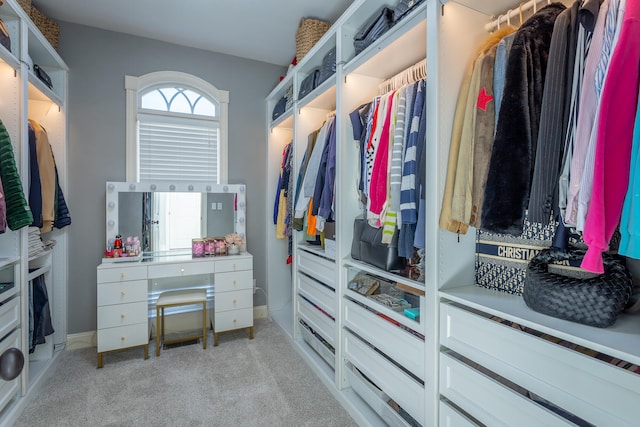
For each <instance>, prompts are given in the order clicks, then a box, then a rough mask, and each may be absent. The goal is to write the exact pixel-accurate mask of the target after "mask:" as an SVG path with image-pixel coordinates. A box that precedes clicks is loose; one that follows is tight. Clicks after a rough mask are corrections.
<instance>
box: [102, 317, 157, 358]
mask: <svg viewBox="0 0 640 427" xmlns="http://www.w3.org/2000/svg"><path fill="white" fill-rule="evenodd" d="M145 344H149V324H148V322H147V320H146V319H145V321H144V323H138V324H135V325H128V326H120V327H117V328H108V329H98V352H99V353H102V352H103V351H111V350H119V349H122V348H127V347H135V346H138V345H145Z"/></svg>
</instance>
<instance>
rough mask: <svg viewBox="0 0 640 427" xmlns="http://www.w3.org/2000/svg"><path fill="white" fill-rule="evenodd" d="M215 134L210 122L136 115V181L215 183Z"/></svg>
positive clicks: (216, 158)
mask: <svg viewBox="0 0 640 427" xmlns="http://www.w3.org/2000/svg"><path fill="white" fill-rule="evenodd" d="M219 133H220V132H219V125H218V123H217V122H216V121H212V120H198V119H187V118H184V119H182V118H175V117H167V116H155V115H149V114H140V115H139V116H138V141H139V150H140V151H139V156H138V158H139V162H140V164H139V168H138V170H139V173H140V177H139V178H140V180H141V181H158V180H165V181H166V180H169V181H175V182H178V181H183V182H184V181H187V182H202V181H205V182H215V183H218V182H219V171H218V167H217V165H218V156H219V144H218V141H219Z"/></svg>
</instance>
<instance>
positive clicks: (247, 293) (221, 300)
mask: <svg viewBox="0 0 640 427" xmlns="http://www.w3.org/2000/svg"><path fill="white" fill-rule="evenodd" d="M214 304H215V310H216V311H229V310H238V309H240V308H251V307H253V291H252V290H251V289H243V290H241V291H235V292H217V293H216V298H215V301H214Z"/></svg>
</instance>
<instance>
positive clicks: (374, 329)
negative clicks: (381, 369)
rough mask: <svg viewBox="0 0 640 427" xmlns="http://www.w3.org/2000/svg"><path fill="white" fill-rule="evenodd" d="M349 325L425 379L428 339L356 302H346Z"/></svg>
mask: <svg viewBox="0 0 640 427" xmlns="http://www.w3.org/2000/svg"><path fill="white" fill-rule="evenodd" d="M344 313H345V325H346V326H347V327H348V328H349V329H351V330H352V331H354V332H355V333H357V334H358V335H360V336H361V337H363V338H364V339H366V340H367V341H369V342H370V343H371V344H373V345H374V346H376V347H377V348H378V349H380V351H382V352H383V353H385V354H386V355H387V356H389V357H391V358H392V359H393V360H395V361H396V362H398V363H400V364H401V365H402V366H404V367H405V368H406V369H407V370H409V371H410V372H412V373H413V374H414V375H415V376H417V377H419V378H420V379H422V380H424V356H425V353H424V352H425V345H424V341H422V340H421V339H419V338H418V337H415V336H413V335H411V334H410V333H408V332H406V331H403V330H401V329H400V328H398V327H396V326H395V325H392V324H391V323H389V322H387V321H386V320H384V319H383V318H381V317H380V316H376V315H375V314H374V313H372V312H371V311H369V310H367V309H365V308H364V307H360V306H359V305H358V304H356V303H354V302H352V301H345V311H344Z"/></svg>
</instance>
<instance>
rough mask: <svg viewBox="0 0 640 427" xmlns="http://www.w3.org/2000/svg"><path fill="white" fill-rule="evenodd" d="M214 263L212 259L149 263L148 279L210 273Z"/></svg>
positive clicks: (212, 270)
mask: <svg viewBox="0 0 640 427" xmlns="http://www.w3.org/2000/svg"><path fill="white" fill-rule="evenodd" d="M214 265H215V262H214V261H213V260H206V261H199V262H176V263H168V264H158V265H150V266H149V267H148V268H149V279H160V278H165V277H180V276H193V275H195V274H211V273H213V272H214V268H215V267H214Z"/></svg>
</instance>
